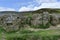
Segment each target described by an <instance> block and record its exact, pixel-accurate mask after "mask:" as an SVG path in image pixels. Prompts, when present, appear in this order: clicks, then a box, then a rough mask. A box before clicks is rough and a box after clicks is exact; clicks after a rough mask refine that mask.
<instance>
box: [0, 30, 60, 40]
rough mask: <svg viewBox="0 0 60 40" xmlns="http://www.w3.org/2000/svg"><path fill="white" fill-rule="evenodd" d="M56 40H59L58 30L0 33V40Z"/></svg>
mask: <svg viewBox="0 0 60 40" xmlns="http://www.w3.org/2000/svg"><path fill="white" fill-rule="evenodd" d="M2 37H3V38H5V39H6V40H58V39H60V30H45V29H43V30H39V31H30V30H27V29H24V30H21V31H18V32H12V33H8V32H4V31H2V32H1V31H0V40H2V39H3V38H2Z"/></svg>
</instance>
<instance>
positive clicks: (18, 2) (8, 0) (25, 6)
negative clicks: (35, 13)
mask: <svg viewBox="0 0 60 40" xmlns="http://www.w3.org/2000/svg"><path fill="white" fill-rule="evenodd" d="M47 3H49V5H50V6H52V5H51V4H53V5H55V4H56V5H59V4H60V0H0V11H8V10H9V11H19V10H20V11H24V10H25V11H26V10H27V11H29V10H32V9H34V10H36V9H39V8H40V7H42V6H44V5H46V6H47V5H48V4H47ZM41 5H42V6H41ZM56 5H55V6H56ZM46 6H45V7H46ZM50 6H49V7H50Z"/></svg>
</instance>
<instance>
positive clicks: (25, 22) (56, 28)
mask: <svg viewBox="0 0 60 40" xmlns="http://www.w3.org/2000/svg"><path fill="white" fill-rule="evenodd" d="M3 39H4V40H59V39H60V9H51V8H43V9H39V10H35V11H24V12H15V11H0V40H3Z"/></svg>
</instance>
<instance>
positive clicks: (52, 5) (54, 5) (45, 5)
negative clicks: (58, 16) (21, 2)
mask: <svg viewBox="0 0 60 40" xmlns="http://www.w3.org/2000/svg"><path fill="white" fill-rule="evenodd" d="M41 8H58V9H60V2H56V3H42V4H41V5H40V6H35V7H32V6H30V7H29V6H28V7H21V8H20V9H19V11H33V10H38V9H41Z"/></svg>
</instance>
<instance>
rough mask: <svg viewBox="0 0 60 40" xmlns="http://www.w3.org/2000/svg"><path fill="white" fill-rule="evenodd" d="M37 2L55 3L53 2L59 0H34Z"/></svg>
mask: <svg viewBox="0 0 60 40" xmlns="http://www.w3.org/2000/svg"><path fill="white" fill-rule="evenodd" d="M34 1H35V2H37V3H39V4H40V3H53V2H57V0H34Z"/></svg>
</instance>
